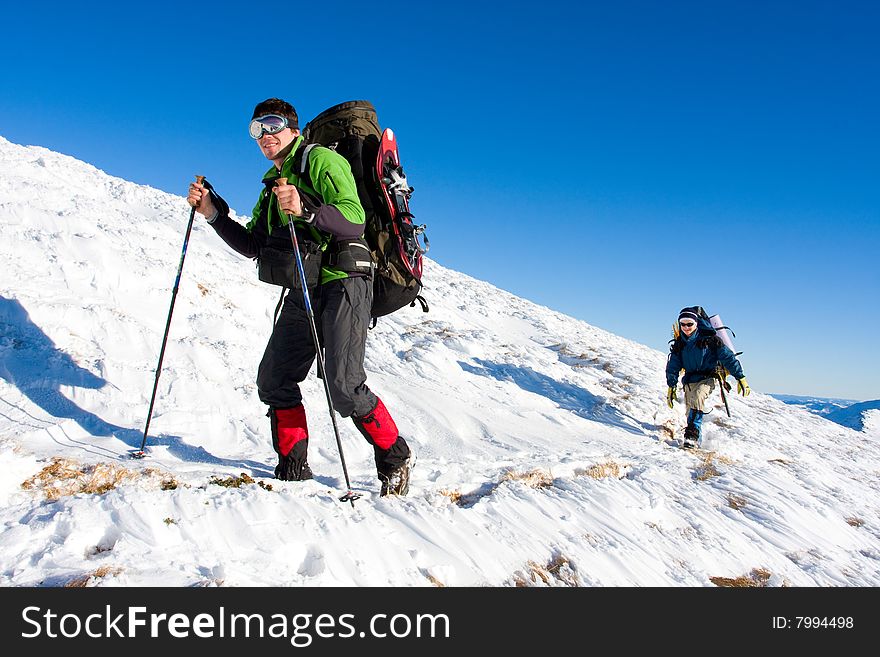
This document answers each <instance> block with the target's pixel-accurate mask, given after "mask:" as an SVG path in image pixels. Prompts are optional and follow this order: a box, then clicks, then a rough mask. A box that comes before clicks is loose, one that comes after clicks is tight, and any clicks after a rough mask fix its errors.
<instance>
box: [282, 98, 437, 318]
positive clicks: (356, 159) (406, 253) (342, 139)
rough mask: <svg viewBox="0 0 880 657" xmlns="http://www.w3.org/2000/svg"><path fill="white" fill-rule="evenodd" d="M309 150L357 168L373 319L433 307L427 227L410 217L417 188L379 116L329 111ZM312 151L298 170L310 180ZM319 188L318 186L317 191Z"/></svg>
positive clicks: (364, 106)
mask: <svg viewBox="0 0 880 657" xmlns="http://www.w3.org/2000/svg"><path fill="white" fill-rule="evenodd" d="M302 134H303V139H304V142H305V143H306V144H308V145H312V144H316V145H320V146H326V147H327V148H330V149H332V150H335V151H336V152H337V153H339V154H340V155H342V156H343V157H344V158H345V159H346V160H348V163H349V164H350V165H351V172H352V174H353V176H354V180H355V183H356V184H357V190H358V197H359V198H360V201H361V205H363V207H364V212H365V213H366V223H365V226H364V239H366V241H367V245H368V246H369V248H370V252H371V254H372V257H373V262H374V263H375V272H374V276H373V306H372V317H373V320H374V323H375V319H376V318H377V317H381V316H383V315H388V314H390V313H393V312H394V311H396V310H398V309H400V308H402V307H403V306H406V305H409V306H415V303H416V301H418V302H419V303H420V305H421V307H422V310H423V311H424V312H428V304H427V302H426V301H425V299H424V298H423V297H422V296H421V295H420V294H419V293H420V292H421V290H422V254H423V253H426V252H427V250H428V240H427V238H426V237H424V242H425V246H424V247H422V246H421V244H420V243H419V236H421V235H423V233H424V230H425V226H424V225H422V226H416V225H415V224H414V223H413V215H412V214H411V213H410V211H409V199H410V196H411V194H412V191H413V190H412V188H411V187H409V186H408V184H407V182H406V176H405V175H404V173H403V168H402V167H401V166H400V162H399V157H398V154H397V147H396V142H395V141H394V135H393V133H392V132H391V130H387V129H386V130H385V131H384V133H383V132H382V131H381V130H380V128H379V121H378V118H377V117H376V110H375V108H374V107H373V105H372V104H371V103H369V102H368V101H366V100H353V101H349V102H346V103H340V104H339V105H334V106H333V107H331V108H329V109H327V110H324V111H323V112H321V113H320V114H318V116H316V117H315V118H314V119H312V120H311V121H309V122H308V123H307V124H306V126H305V128H303V132H302ZM309 150H310V149H309V146H306V149H305V150H304V153H305V155H304V156H303V158H302V161H301V162H299V163H297V162H295V163H294V165H295V166H298V171H299V173H300V175H303V176H305V177H308V152H309ZM312 186H313V187H314V185H312Z"/></svg>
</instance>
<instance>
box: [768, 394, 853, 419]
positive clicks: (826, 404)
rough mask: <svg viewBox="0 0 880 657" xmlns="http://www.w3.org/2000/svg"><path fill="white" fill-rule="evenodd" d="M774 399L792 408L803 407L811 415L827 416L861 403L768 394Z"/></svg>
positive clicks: (834, 398)
mask: <svg viewBox="0 0 880 657" xmlns="http://www.w3.org/2000/svg"><path fill="white" fill-rule="evenodd" d="M768 394H770V396H771V397H773V398H774V399H778V400H779V401H781V402H782V403H784V404H788V405H790V406H803V407H804V408H806V409H807V410H808V411H810V412H811V413H815V414H816V415H821V416H823V417H825V416H827V415H828V414H829V413H833V412H834V411H838V410H840V409H842V408H847V407H848V406H852V405H853V404H857V403H859V400H858V399H839V398H836V397H812V396H804V395H778V394H773V393H768Z"/></svg>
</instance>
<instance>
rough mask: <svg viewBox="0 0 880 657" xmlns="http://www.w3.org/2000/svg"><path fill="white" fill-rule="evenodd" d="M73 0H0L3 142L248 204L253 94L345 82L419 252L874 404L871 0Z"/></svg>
mask: <svg viewBox="0 0 880 657" xmlns="http://www.w3.org/2000/svg"><path fill="white" fill-rule="evenodd" d="M312 4H318V5H322V6H319V7H317V8H314V7H312V6H310V5H312ZM88 7H89V8H88V10H85V9H81V8H78V7H77V6H74V5H73V4H72V3H56V2H42V3H40V4H39V13H38V14H35V13H33V9H31V8H30V7H29V6H28V8H25V3H14V4H13V5H12V6H10V5H9V3H7V4H6V5H4V7H3V9H2V14H0V17H2V21H0V23H2V25H3V27H2V28H0V30H2V39H0V60H2V61H3V62H4V64H3V66H2V67H0V89H2V93H0V135H2V136H4V137H5V138H7V139H9V140H10V141H13V142H16V143H21V144H35V145H40V146H45V147H47V148H50V149H52V150H56V151H59V152H62V153H67V154H69V155H73V156H75V157H77V158H79V159H82V160H85V161H87V162H89V163H91V164H94V165H95V166H97V167H99V168H101V169H103V170H104V171H107V172H108V173H110V174H113V175H117V176H120V177H123V178H125V179H128V180H132V181H134V182H138V183H142V184H148V185H151V186H154V187H158V188H160V189H163V190H166V191H168V192H172V193H177V194H181V195H183V194H184V193H185V191H186V187H187V185H188V183H189V181H190V180H191V179H192V177H193V175H194V174H196V173H200V174H205V175H207V176H208V179H209V180H211V182H212V183H213V184H214V185H215V187H216V188H217V189H218V191H219V192H220V193H221V194H222V195H224V196H225V197H226V199H227V200H228V201H229V203H230V205H231V206H232V207H233V208H234V209H235V210H236V211H238V212H240V213H249V212H250V210H251V207H252V206H253V203H254V200H255V198H256V195H257V193H258V191H259V179H260V176H261V174H262V173H263V171H264V170H265V169H266V167H267V162H266V160H265V159H263V157H262V155H260V153H259V151H258V149H257V147H256V145H255V144H254V143H253V141H252V140H251V139H250V138H249V137H248V135H247V121H248V119H249V118H250V113H251V111H252V109H253V106H254V105H255V104H256V103H257V102H259V101H260V100H263V99H265V98H268V97H271V96H280V97H283V98H286V99H287V100H289V101H291V102H292V103H293V104H294V105H295V106H296V108H297V110H298V111H299V113H300V116H301V118H302V121H303V123H304V122H305V121H306V120H307V119H308V118H310V117H311V116H314V115H315V114H317V113H318V112H320V111H321V110H323V109H325V108H326V107H328V106H329V105H332V104H335V103H337V102H341V101H344V100H350V99H355V98H366V99H369V100H371V101H372V102H373V104H374V105H375V106H376V107H377V109H378V111H379V118H380V122H381V123H382V125H383V127H385V126H388V127H392V128H394V129H395V131H396V133H397V135H398V140H399V143H400V148H401V155H402V158H403V160H404V164H405V168H406V170H407V173H408V175H409V180H410V183H411V184H412V185H413V186H414V187H415V190H416V191H415V194H414V196H413V200H412V209H413V211H414V212H415V213H416V217H417V220H418V221H419V222H421V223H426V224H427V225H428V235H429V238H430V240H431V245H432V250H431V253H430V256H432V257H433V258H434V259H435V260H436V261H437V262H439V263H440V264H443V265H444V266H447V267H451V268H453V269H456V270H458V271H462V272H464V273H467V274H470V275H472V276H475V277H476V278H479V279H483V280H487V281H489V282H491V283H493V284H495V285H498V286H499V287H501V288H504V289H506V290H509V291H511V292H513V293H515V294H517V295H520V296H523V297H526V298H528V299H531V300H533V301H535V302H538V303H540V304H543V305H546V306H549V307H551V308H554V309H556V310H559V311H562V312H565V313H567V314H570V315H572V316H574V317H577V318H580V319H583V320H585V321H587V322H590V323H591V324H594V325H596V326H599V327H601V328H604V329H607V330H610V331H612V332H614V333H617V334H620V335H622V336H625V337H628V338H631V339H634V340H637V341H639V342H642V343H644V344H648V345H650V346H653V347H656V348H658V349H663V350H665V349H666V341H667V340H668V339H669V337H670V336H669V333H670V328H671V323H672V321H673V320H674V319H675V318H676V316H677V313H678V310H679V309H680V308H681V307H682V306H686V305H693V304H701V305H703V306H705V307H706V308H707V309H708V310H709V311H710V312H713V313H714V312H717V313H720V314H721V316H722V318H723V319H724V320H725V321H726V323H727V324H729V325H730V326H732V327H733V328H734V330H735V331H736V333H737V338H736V341H735V342H736V346H737V348H738V349H739V350H741V351H743V352H744V353H743V355H742V357H741V360H742V363H743V366H744V369H745V372H746V374H747V376H748V378H749V381H750V383H751V385H752V387H753V388H754V389H756V390H761V391H764V392H775V393H789V394H803V395H820V396H830V397H844V398H852V399H861V400H865V399H877V398H878V397H880V355H878V353H880V349H878V348H877V339H876V338H877V331H878V327H880V309H878V304H877V301H876V298H877V296H878V290H880V285H878V283H880V275H878V272H880V268H878V265H877V258H878V245H880V239H878V238H880V185H878V180H880V158H878V155H877V154H878V153H880V122H878V120H877V117H878V116H880V88H878V87H880V48H878V46H877V43H876V35H877V34H878V33H880V5H877V4H876V3H870V2H844V3H835V2H772V1H769V2H705V1H704V2H628V1H623V2H614V3H609V2H598V3H593V2H584V3H582V6H580V7H575V6H573V5H572V4H571V3H568V2H565V3H562V2H554V1H549V2H543V3H520V2H483V3H480V2H469V3H462V2H459V1H458V0H453V1H451V2H446V3H409V4H405V5H400V4H399V3H398V4H396V5H389V6H388V8H387V10H383V9H382V7H381V6H380V5H375V4H374V5H369V6H366V5H364V4H363V3H353V2H348V1H342V2H335V3H264V4H259V5H253V4H252V3H248V4H245V3H240V4H239V3H224V2H214V3H210V4H207V5H204V9H195V8H193V7H195V6H194V5H193V6H190V5H186V4H180V3H168V2H161V1H160V2H153V3H149V4H148V5H145V4H140V5H139V4H131V3H128V4H126V3H106V4H104V3H89V4H88ZM346 14H347V15H348V16H349V17H348V18H346V17H345V16H346ZM59 184H63V181H59ZM185 222H186V217H182V219H181V230H183V228H184V227H185ZM190 251H191V252H196V253H197V248H196V249H194V248H193V247H192V245H191V247H190ZM188 257H192V256H191V255H190V256H188ZM196 257H197V256H196ZM243 266H246V265H244V264H243ZM426 284H427V285H428V288H429V289H428V290H427V293H428V295H430V270H429V271H428V278H427V279H426ZM486 303H487V304H490V303H493V300H492V299H486ZM438 319H440V318H438ZM657 376H658V378H661V379H662V377H663V373H662V372H658V373H657Z"/></svg>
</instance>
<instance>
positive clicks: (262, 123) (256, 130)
mask: <svg viewBox="0 0 880 657" xmlns="http://www.w3.org/2000/svg"><path fill="white" fill-rule="evenodd" d="M286 127H287V117H285V116H281V115H279V114H267V115H266V116H258V117H257V118H255V119H254V120H253V121H251V125H250V127H249V128H248V132H250V135H251V137H253V138H254V139H259V138H260V137H262V136H263V135H264V134H270V135H274V134H276V133H278V132H281V131H282V130H284V128H286Z"/></svg>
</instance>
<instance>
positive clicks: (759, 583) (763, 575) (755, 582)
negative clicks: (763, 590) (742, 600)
mask: <svg viewBox="0 0 880 657" xmlns="http://www.w3.org/2000/svg"><path fill="white" fill-rule="evenodd" d="M771 575H772V573H771V572H770V571H769V570H765V569H764V568H755V569H754V570H753V571H752V572H750V573H749V574H748V575H741V576H740V577H734V578H730V577H710V578H709V581H711V582H712V583H713V584H714V585H715V586H724V587H733V588H754V587H758V588H760V587H764V586H767V582H769V581H770V577H771Z"/></svg>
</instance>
